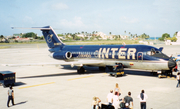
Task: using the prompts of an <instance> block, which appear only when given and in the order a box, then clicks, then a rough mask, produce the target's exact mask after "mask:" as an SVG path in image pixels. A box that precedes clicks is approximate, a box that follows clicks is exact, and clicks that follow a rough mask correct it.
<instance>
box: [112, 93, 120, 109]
mask: <svg viewBox="0 0 180 109" xmlns="http://www.w3.org/2000/svg"><path fill="white" fill-rule="evenodd" d="M112 101H113V103H112V105H113V106H114V108H115V109H119V95H118V92H115V95H114V96H113V100H112Z"/></svg>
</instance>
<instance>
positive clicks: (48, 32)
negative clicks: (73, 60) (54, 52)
mask: <svg viewBox="0 0 180 109" xmlns="http://www.w3.org/2000/svg"><path fill="white" fill-rule="evenodd" d="M41 31H42V34H43V36H44V38H45V40H46V43H47V45H48V47H49V48H55V47H60V48H62V47H63V46H64V43H63V42H62V41H61V40H60V39H59V38H58V36H57V34H56V33H55V31H54V30H53V28H52V27H51V26H46V27H43V28H41Z"/></svg>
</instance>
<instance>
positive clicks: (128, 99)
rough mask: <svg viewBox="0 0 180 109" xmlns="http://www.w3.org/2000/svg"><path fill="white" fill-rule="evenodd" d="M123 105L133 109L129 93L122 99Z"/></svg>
mask: <svg viewBox="0 0 180 109" xmlns="http://www.w3.org/2000/svg"><path fill="white" fill-rule="evenodd" d="M124 102H125V104H126V103H128V104H129V107H130V108H133V98H132V97H131V92H128V96H125V97H124Z"/></svg>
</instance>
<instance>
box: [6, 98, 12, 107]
mask: <svg viewBox="0 0 180 109" xmlns="http://www.w3.org/2000/svg"><path fill="white" fill-rule="evenodd" d="M10 100H11V102H12V105H14V98H13V97H12V96H9V97H8V101H7V106H8V107H9V102H10Z"/></svg>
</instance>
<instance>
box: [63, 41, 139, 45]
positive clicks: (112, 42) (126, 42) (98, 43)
mask: <svg viewBox="0 0 180 109" xmlns="http://www.w3.org/2000/svg"><path fill="white" fill-rule="evenodd" d="M64 43H65V44H67V45H122V44H124V43H125V44H138V43H139V40H100V41H98V40H95V41H70V42H67V41H64Z"/></svg>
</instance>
